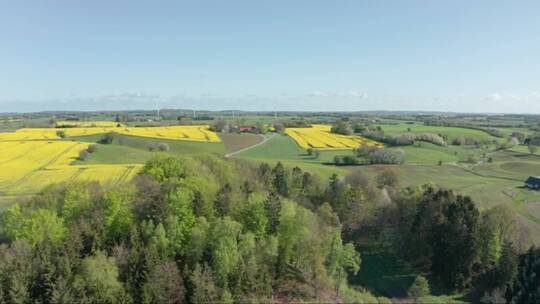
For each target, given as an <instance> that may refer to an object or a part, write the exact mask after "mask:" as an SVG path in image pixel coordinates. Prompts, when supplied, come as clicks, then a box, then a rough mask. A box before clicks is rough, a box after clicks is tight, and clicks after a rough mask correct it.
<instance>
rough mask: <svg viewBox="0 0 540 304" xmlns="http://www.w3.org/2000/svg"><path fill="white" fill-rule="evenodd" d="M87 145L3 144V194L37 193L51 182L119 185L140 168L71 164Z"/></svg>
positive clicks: (0, 157)
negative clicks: (92, 181)
mask: <svg viewBox="0 0 540 304" xmlns="http://www.w3.org/2000/svg"><path fill="white" fill-rule="evenodd" d="M88 145H89V144H88V143H82V142H73V141H47V140H31V141H15V140H13V141H0V194H1V195H18V194H28V193H34V192H35V191H37V190H39V189H41V188H42V187H44V186H46V185H48V184H51V183H61V182H71V181H75V180H77V181H90V180H97V181H100V182H102V183H113V184H116V183H119V182H123V181H127V180H129V179H130V178H132V177H133V176H134V175H135V174H136V173H137V171H138V170H139V168H140V167H141V165H87V166H72V165H70V164H71V163H72V162H73V161H74V160H75V159H76V158H77V156H78V155H79V152H80V151H81V150H84V149H86V148H87V147H88Z"/></svg>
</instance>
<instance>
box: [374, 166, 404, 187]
mask: <svg viewBox="0 0 540 304" xmlns="http://www.w3.org/2000/svg"><path fill="white" fill-rule="evenodd" d="M398 185H399V176H398V175H397V173H396V172H395V171H394V170H392V169H387V170H384V171H383V172H382V173H381V174H379V175H378V176H377V186H378V187H379V188H384V187H390V188H397V186H398Z"/></svg>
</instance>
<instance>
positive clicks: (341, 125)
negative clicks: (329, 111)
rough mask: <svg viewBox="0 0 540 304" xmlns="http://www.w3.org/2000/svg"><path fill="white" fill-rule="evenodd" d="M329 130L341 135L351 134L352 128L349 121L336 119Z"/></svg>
mask: <svg viewBox="0 0 540 304" xmlns="http://www.w3.org/2000/svg"><path fill="white" fill-rule="evenodd" d="M330 132H332V133H336V134H341V135H351V134H353V133H354V129H353V127H351V124H350V123H348V122H346V121H338V122H337V123H336V124H334V125H333V126H332V128H331V129H330Z"/></svg>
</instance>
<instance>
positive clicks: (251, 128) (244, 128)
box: [239, 126, 257, 133]
mask: <svg viewBox="0 0 540 304" xmlns="http://www.w3.org/2000/svg"><path fill="white" fill-rule="evenodd" d="M239 130H240V132H241V133H255V131H257V127H255V126H240V128H239Z"/></svg>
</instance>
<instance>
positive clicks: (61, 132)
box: [56, 131, 66, 138]
mask: <svg viewBox="0 0 540 304" xmlns="http://www.w3.org/2000/svg"><path fill="white" fill-rule="evenodd" d="M56 135H57V136H58V137H60V138H66V132H64V131H56Z"/></svg>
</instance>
